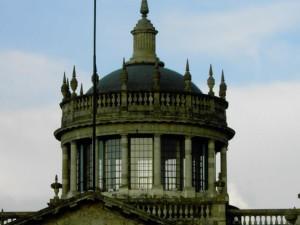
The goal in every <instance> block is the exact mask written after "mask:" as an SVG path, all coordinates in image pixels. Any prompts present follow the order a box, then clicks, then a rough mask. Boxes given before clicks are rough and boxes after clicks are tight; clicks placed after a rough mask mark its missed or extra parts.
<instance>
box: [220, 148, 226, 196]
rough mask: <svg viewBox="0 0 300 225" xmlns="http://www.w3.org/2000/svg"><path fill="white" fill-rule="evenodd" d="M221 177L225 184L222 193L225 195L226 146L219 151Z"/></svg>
mask: <svg viewBox="0 0 300 225" xmlns="http://www.w3.org/2000/svg"><path fill="white" fill-rule="evenodd" d="M221 175H222V177H221V178H222V180H223V181H224V182H225V186H224V193H225V194H226V193H227V146H224V147H223V148H222V149H221Z"/></svg>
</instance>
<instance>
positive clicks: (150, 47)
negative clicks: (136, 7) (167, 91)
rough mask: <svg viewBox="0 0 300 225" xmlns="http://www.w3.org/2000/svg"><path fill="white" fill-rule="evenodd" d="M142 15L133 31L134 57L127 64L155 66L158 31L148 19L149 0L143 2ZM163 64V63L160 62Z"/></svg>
mask: <svg viewBox="0 0 300 225" xmlns="http://www.w3.org/2000/svg"><path fill="white" fill-rule="evenodd" d="M140 13H141V14H142V18H141V19H140V20H139V21H138V22H137V24H136V26H135V27H134V29H133V30H132V31H131V34H132V35H133V39H134V41H133V56H132V57H131V59H130V61H129V62H127V64H137V63H140V64H153V65H154V64H155V62H156V59H157V56H156V41H155V36H156V34H157V33H158V31H157V30H156V29H155V27H154V26H153V24H152V23H151V21H150V20H148V19H147V16H148V13H149V7H148V2H147V0H142V2H141V9H140ZM160 64H162V62H160Z"/></svg>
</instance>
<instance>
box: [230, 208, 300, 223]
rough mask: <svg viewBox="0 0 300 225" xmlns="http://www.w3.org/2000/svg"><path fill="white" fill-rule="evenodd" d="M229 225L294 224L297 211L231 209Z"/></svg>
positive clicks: (299, 212)
mask: <svg viewBox="0 0 300 225" xmlns="http://www.w3.org/2000/svg"><path fill="white" fill-rule="evenodd" d="M228 214H229V218H230V221H229V225H284V224H295V222H296V219H297V217H298V216H299V215H300V210H299V209H231V210H229V211H228Z"/></svg>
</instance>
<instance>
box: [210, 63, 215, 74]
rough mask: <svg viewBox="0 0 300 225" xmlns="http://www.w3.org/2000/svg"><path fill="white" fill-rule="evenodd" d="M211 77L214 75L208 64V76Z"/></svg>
mask: <svg viewBox="0 0 300 225" xmlns="http://www.w3.org/2000/svg"><path fill="white" fill-rule="evenodd" d="M213 75H214V73H213V69H212V65H211V64H210V67H209V76H210V77H212V76H213Z"/></svg>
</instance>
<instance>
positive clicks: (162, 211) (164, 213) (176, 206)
mask: <svg viewBox="0 0 300 225" xmlns="http://www.w3.org/2000/svg"><path fill="white" fill-rule="evenodd" d="M130 204H132V205H134V206H135V207H136V208H137V209H139V210H142V211H144V212H147V213H148V214H150V215H153V216H157V217H159V218H161V219H167V220H171V221H172V220H181V219H183V220H192V219H209V218H211V216H212V214H211V213H212V204H211V203H210V202H189V201H177V202H172V201H165V202H164V201H136V202H131V203H130Z"/></svg>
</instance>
